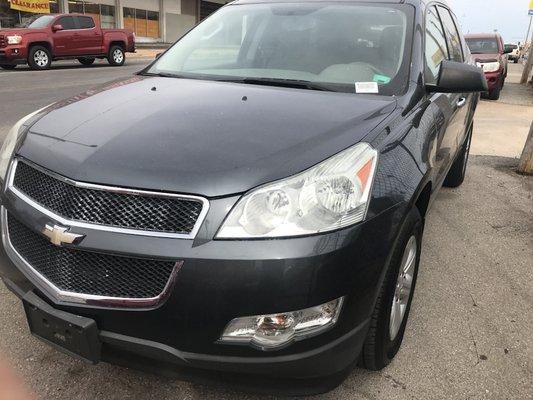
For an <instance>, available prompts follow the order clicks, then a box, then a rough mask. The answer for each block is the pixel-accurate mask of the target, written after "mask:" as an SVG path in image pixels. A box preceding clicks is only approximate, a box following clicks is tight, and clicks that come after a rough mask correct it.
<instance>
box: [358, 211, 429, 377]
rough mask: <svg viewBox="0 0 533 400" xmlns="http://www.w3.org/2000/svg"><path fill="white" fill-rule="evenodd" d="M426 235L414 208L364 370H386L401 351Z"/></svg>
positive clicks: (373, 323)
mask: <svg viewBox="0 0 533 400" xmlns="http://www.w3.org/2000/svg"><path fill="white" fill-rule="evenodd" d="M422 232H423V222H422V217H421V216H420V212H419V211H418V210H417V209H416V208H413V209H412V210H411V211H410V212H409V214H408V215H407V218H406V220H405V222H404V224H403V226H402V229H401V231H400V235H399V237H398V241H397V243H396V247H395V248H394V253H393V255H392V258H391V261H390V266H389V269H388V271H387V274H386V276H385V280H384V282H383V286H382V288H381V290H380V294H379V296H378V299H377V302H376V306H375V309H374V313H373V314H372V317H371V320H370V328H369V331H368V334H367V337H366V339H365V343H364V345H363V351H362V353H361V358H360V362H359V364H360V365H361V366H362V367H363V368H366V369H369V370H372V371H379V370H381V369H383V368H384V367H386V366H387V365H388V364H389V363H390V362H391V361H392V359H393V358H394V356H395V355H396V354H397V353H398V350H399V349H400V346H401V344H402V340H403V335H404V332H405V327H406V325H407V319H408V317H409V310H410V309H411V302H412V300H413V293H414V290H415V284H416V277H417V275H418V265H419V263H420V248H421V243H422Z"/></svg>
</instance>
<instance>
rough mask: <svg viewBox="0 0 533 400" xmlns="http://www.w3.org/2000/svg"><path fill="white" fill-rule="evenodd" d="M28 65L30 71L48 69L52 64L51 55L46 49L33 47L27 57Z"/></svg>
mask: <svg viewBox="0 0 533 400" xmlns="http://www.w3.org/2000/svg"><path fill="white" fill-rule="evenodd" d="M28 64H29V65H30V67H31V69H48V68H50V65H51V64H52V55H51V54H50V51H49V50H48V49H47V48H46V47H43V46H33V47H32V48H31V49H30V54H29V56H28Z"/></svg>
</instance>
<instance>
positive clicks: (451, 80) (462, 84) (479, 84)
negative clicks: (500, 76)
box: [426, 60, 489, 93]
mask: <svg viewBox="0 0 533 400" xmlns="http://www.w3.org/2000/svg"><path fill="white" fill-rule="evenodd" d="M426 90H427V91H428V92H439V93H474V92H488V90H489V87H488V85H487V79H486V78H485V74H484V73H483V70H482V69H481V68H479V67H476V66H474V65H470V64H464V63H460V62H456V61H448V60H445V61H443V62H442V64H441V66H440V73H439V80H438V82H437V84H436V85H426Z"/></svg>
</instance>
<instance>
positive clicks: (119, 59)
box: [107, 46, 126, 67]
mask: <svg viewBox="0 0 533 400" xmlns="http://www.w3.org/2000/svg"><path fill="white" fill-rule="evenodd" d="M107 61H108V62H109V64H110V65H112V66H115V67H118V66H121V65H124V62H125V61H126V53H124V49H123V48H122V47H120V46H111V48H110V49H109V55H108V56H107Z"/></svg>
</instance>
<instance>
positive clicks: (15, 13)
mask: <svg viewBox="0 0 533 400" xmlns="http://www.w3.org/2000/svg"><path fill="white" fill-rule="evenodd" d="M30 3H31V2H30ZM35 4H36V5H38V6H39V7H35V12H28V11H23V10H17V9H15V8H16V7H12V4H11V1H10V0H0V29H2V28H15V27H20V26H23V25H25V24H26V23H28V21H29V20H30V19H31V18H32V17H34V16H35V15H38V14H43V8H42V7H43V6H44V7H45V6H46V0H44V1H43V0H39V1H36V2H35ZM48 6H49V10H50V12H51V13H58V12H59V5H58V1H57V0H53V1H49V2H48ZM45 8H46V7H45Z"/></svg>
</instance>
